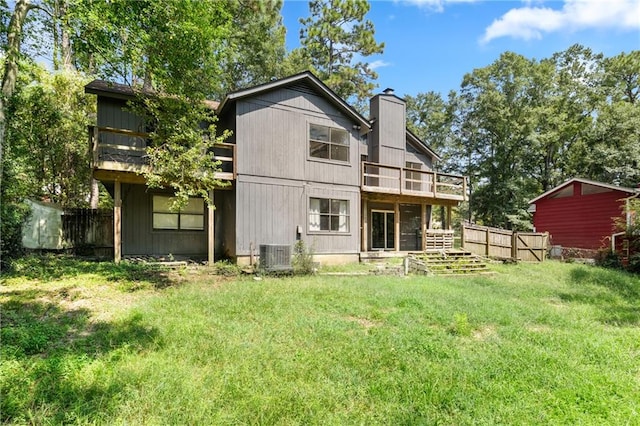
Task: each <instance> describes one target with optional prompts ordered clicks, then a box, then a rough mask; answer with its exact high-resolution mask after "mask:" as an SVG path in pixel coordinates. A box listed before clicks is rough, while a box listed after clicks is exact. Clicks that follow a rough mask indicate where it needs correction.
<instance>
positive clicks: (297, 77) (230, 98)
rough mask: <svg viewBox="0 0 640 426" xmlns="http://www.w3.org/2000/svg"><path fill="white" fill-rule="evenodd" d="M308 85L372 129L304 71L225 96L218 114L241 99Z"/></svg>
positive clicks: (346, 104) (356, 113) (364, 120)
mask: <svg viewBox="0 0 640 426" xmlns="http://www.w3.org/2000/svg"><path fill="white" fill-rule="evenodd" d="M302 82H304V83H307V84H309V85H310V86H311V87H312V88H313V89H315V91H317V92H318V93H319V94H320V95H322V96H323V97H324V98H325V99H327V100H328V101H329V102H331V103H332V104H333V105H334V106H335V107H337V108H338V109H339V110H341V111H342V112H343V113H345V115H347V116H348V117H350V118H351V119H353V120H354V121H356V122H357V123H358V124H359V125H360V126H363V127H365V128H367V129H370V128H371V124H370V123H369V121H368V120H367V119H365V118H364V117H363V116H362V115H360V113H359V112H358V111H356V110H355V109H354V108H353V107H352V106H351V105H349V104H348V103H347V102H345V101H344V99H342V98H341V97H340V96H338V95H337V94H336V93H335V92H334V91H333V90H331V89H330V88H329V87H328V86H327V85H325V84H324V83H323V82H322V81H320V79H319V78H318V77H316V76H315V75H314V74H313V73H312V72H310V71H304V72H301V73H299V74H294V75H292V76H289V77H284V78H281V79H279V80H273V81H270V82H268V83H264V84H259V85H257V86H253V87H249V88H246V89H241V90H237V91H235V92H231V93H229V94H227V96H225V98H224V99H223V101H222V102H221V103H220V105H219V106H218V110H217V113H218V114H220V113H221V112H222V110H223V109H224V108H225V107H226V106H227V105H228V104H229V103H231V102H234V101H237V100H239V99H244V98H248V97H251V96H254V95H257V94H260V93H265V92H268V91H271V90H276V89H280V88H282V87H287V86H289V85H292V84H296V83H302Z"/></svg>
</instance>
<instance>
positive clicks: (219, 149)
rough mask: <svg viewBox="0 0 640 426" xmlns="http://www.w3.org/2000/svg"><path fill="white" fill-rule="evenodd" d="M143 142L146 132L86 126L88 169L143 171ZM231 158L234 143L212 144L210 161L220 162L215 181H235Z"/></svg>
mask: <svg viewBox="0 0 640 426" xmlns="http://www.w3.org/2000/svg"><path fill="white" fill-rule="evenodd" d="M147 139H148V134H147V133H140V132H135V131H132V130H127V129H116V128H112V127H99V126H89V140H90V146H91V152H92V167H93V168H94V169H100V170H110V171H122V172H134V173H141V172H144V170H145V168H147V167H149V161H148V158H147V150H146V147H147ZM235 158H236V146H235V144H229V143H221V144H216V146H215V147H214V159H215V160H216V161H220V171H219V172H217V173H216V177H217V178H218V179H222V180H233V179H235V177H236V171H235V161H234V160H235Z"/></svg>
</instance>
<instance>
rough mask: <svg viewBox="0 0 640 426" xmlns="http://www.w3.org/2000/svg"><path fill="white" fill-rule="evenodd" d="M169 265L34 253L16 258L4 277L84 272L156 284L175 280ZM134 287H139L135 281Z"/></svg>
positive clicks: (40, 277)
mask: <svg viewBox="0 0 640 426" xmlns="http://www.w3.org/2000/svg"><path fill="white" fill-rule="evenodd" d="M168 272H169V271H168V269H167V268H163V267H162V266H159V265H150V264H140V263H129V262H121V263H119V264H115V263H113V262H99V261H91V260H84V259H79V258H76V257H73V256H69V255H57V254H45V255H31V256H26V257H24V258H22V259H18V260H16V261H15V262H14V264H13V267H12V269H11V270H10V271H6V272H4V273H3V277H6V278H12V277H24V278H26V279H30V280H41V281H52V280H59V279H63V278H71V277H75V276H78V275H82V274H94V275H98V276H101V277H104V278H105V279H107V280H109V281H128V282H132V283H136V282H148V283H150V284H152V285H153V286H154V287H155V288H165V287H168V286H170V285H172V284H173V282H172V280H171V278H170V277H169V274H168ZM131 288H133V289H135V288H136V286H135V285H133V286H131Z"/></svg>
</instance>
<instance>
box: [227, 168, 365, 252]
mask: <svg viewBox="0 0 640 426" xmlns="http://www.w3.org/2000/svg"><path fill="white" fill-rule="evenodd" d="M237 194H238V206H242V207H241V208H240V207H239V208H238V209H237V210H236V217H237V222H236V223H237V228H236V255H237V256H247V255H249V254H250V247H251V244H252V243H253V247H254V250H257V247H259V245H260V244H287V245H292V246H293V245H294V244H295V243H296V237H297V228H298V226H299V227H300V228H301V230H302V234H301V237H302V238H303V239H304V241H305V243H306V244H307V245H308V246H309V247H312V248H313V250H314V251H315V252H316V253H318V254H321V253H357V252H358V250H359V240H360V225H359V224H360V220H359V209H360V194H359V192H358V191H357V190H339V189H333V188H323V187H316V186H313V185H306V184H305V185H303V184H302V183H300V182H296V181H284V180H277V179H269V180H268V182H260V181H259V180H257V179H256V180H250V179H247V180H245V179H243V177H241V176H240V177H239V180H238V182H237ZM310 197H319V198H335V199H341V200H348V201H349V215H350V228H349V233H348V234H330V235H329V234H326V233H313V232H309V229H308V211H307V209H308V199H309V198H310Z"/></svg>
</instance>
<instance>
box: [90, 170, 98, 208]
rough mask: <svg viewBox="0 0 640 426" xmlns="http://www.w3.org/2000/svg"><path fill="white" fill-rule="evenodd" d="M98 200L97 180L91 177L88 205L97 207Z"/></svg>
mask: <svg viewBox="0 0 640 426" xmlns="http://www.w3.org/2000/svg"><path fill="white" fill-rule="evenodd" d="M98 201H100V188H99V187H98V181H97V180H95V179H94V178H93V177H91V196H90V198H89V207H91V208H92V209H97V208H98V204H99V203H98Z"/></svg>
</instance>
